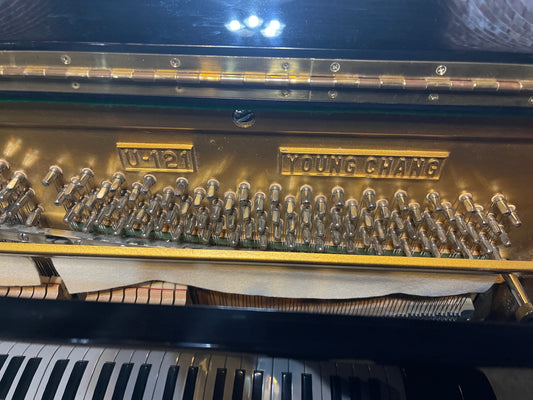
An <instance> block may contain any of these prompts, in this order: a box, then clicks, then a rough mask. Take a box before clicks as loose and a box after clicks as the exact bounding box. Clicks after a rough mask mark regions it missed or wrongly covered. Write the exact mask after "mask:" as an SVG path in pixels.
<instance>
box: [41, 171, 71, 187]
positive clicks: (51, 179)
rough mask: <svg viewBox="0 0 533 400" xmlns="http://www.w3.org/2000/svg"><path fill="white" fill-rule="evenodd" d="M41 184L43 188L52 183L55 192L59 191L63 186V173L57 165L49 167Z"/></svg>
mask: <svg viewBox="0 0 533 400" xmlns="http://www.w3.org/2000/svg"><path fill="white" fill-rule="evenodd" d="M41 183H42V184H43V186H50V184H52V183H53V184H54V186H55V188H56V190H57V191H59V190H61V188H63V186H64V184H65V183H64V182H63V171H62V170H61V168H59V167H58V166H57V165H52V166H50V168H49V169H48V173H47V174H46V176H45V177H44V178H43V180H42V181H41Z"/></svg>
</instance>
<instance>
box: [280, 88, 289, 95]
mask: <svg viewBox="0 0 533 400" xmlns="http://www.w3.org/2000/svg"><path fill="white" fill-rule="evenodd" d="M279 94H280V95H281V97H289V96H290V94H291V91H290V90H289V89H283V90H281V91H280V92H279Z"/></svg>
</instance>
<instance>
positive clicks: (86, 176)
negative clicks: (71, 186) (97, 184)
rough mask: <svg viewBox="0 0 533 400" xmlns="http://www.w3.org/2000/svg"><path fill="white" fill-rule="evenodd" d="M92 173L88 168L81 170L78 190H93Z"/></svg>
mask: <svg viewBox="0 0 533 400" xmlns="http://www.w3.org/2000/svg"><path fill="white" fill-rule="evenodd" d="M93 177H94V172H93V171H92V170H91V169H90V168H83V169H82V170H81V172H80V176H79V178H78V186H79V187H80V188H87V189H88V190H92V189H94V185H93Z"/></svg>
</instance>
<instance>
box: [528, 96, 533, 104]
mask: <svg viewBox="0 0 533 400" xmlns="http://www.w3.org/2000/svg"><path fill="white" fill-rule="evenodd" d="M528 101H529V104H533V96H531V97H530V98H529V100H528Z"/></svg>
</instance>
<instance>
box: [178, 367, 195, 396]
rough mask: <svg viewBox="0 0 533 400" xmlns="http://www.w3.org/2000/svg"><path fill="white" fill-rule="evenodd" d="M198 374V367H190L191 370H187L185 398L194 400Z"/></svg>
mask: <svg viewBox="0 0 533 400" xmlns="http://www.w3.org/2000/svg"><path fill="white" fill-rule="evenodd" d="M197 376H198V367H189V371H188V372H187V379H185V388H184V389H183V398H182V399H183V400H193V398H194V388H195V387H196V377H197Z"/></svg>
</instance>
